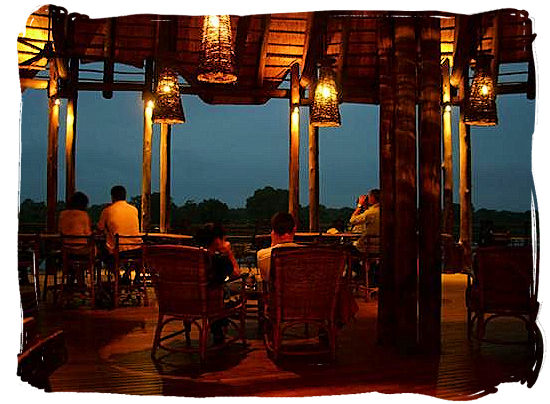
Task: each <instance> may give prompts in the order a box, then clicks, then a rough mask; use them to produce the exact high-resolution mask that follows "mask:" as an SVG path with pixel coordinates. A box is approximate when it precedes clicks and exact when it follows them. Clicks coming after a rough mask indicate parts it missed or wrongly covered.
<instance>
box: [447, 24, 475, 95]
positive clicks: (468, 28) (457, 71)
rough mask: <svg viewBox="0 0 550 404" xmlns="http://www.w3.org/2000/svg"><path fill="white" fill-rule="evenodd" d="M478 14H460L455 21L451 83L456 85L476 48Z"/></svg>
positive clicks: (466, 68)
mask: <svg viewBox="0 0 550 404" xmlns="http://www.w3.org/2000/svg"><path fill="white" fill-rule="evenodd" d="M477 17H478V16H476V15H474V16H468V15H460V16H457V17H456V19H455V21H456V23H455V38H454V47H453V49H454V51H453V72H452V74H451V85H452V86H453V87H458V86H459V85H460V82H461V80H462V76H463V74H464V71H466V74H467V73H468V65H469V63H470V60H471V59H472V57H473V56H474V54H475V50H476V48H477V43H478V41H477V37H478V35H477V25H478V22H479V19H478V18H477Z"/></svg>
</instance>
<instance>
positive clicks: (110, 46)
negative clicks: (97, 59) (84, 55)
mask: <svg viewBox="0 0 550 404" xmlns="http://www.w3.org/2000/svg"><path fill="white" fill-rule="evenodd" d="M115 32H116V19H115V18H109V19H108V20H107V23H106V24H105V41H104V43H103V55H104V57H105V60H104V61H103V83H105V84H112V83H113V80H114V72H115V63H114V56H115ZM103 97H104V98H107V99H111V98H113V91H112V90H103Z"/></svg>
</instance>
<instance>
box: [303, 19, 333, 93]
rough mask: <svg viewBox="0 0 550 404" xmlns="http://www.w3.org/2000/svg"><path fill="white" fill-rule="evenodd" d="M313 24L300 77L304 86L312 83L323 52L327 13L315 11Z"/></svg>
mask: <svg viewBox="0 0 550 404" xmlns="http://www.w3.org/2000/svg"><path fill="white" fill-rule="evenodd" d="M312 26H313V27H312V30H311V34H310V40H309V43H308V50H307V54H306V58H305V60H304V61H303V64H304V68H303V69H302V77H301V78H300V86H302V87H307V86H308V85H309V84H310V83H311V81H312V77H313V73H314V71H315V67H316V65H317V62H318V61H319V58H320V57H321V56H322V54H323V48H324V42H325V39H326V30H327V13H326V12H322V11H317V12H315V13H313V23H312Z"/></svg>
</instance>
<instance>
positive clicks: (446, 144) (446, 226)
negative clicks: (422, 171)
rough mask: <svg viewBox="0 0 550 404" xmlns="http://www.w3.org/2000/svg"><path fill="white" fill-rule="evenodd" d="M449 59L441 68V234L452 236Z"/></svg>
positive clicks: (451, 138) (451, 142)
mask: <svg viewBox="0 0 550 404" xmlns="http://www.w3.org/2000/svg"><path fill="white" fill-rule="evenodd" d="M449 68H450V67H449V59H445V62H443V64H442V66H441V76H442V101H443V189H444V190H443V233H445V234H449V235H452V234H453V225H454V211H453V187H454V185H453V129H452V120H451V118H452V108H451V81H450V72H449Z"/></svg>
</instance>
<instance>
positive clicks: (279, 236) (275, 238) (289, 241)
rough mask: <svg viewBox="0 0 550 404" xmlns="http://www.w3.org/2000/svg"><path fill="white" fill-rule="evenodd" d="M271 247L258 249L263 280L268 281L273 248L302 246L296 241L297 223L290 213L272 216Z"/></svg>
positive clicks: (278, 213) (259, 266) (279, 213)
mask: <svg viewBox="0 0 550 404" xmlns="http://www.w3.org/2000/svg"><path fill="white" fill-rule="evenodd" d="M271 229H272V230H271V247H268V248H264V249H262V250H259V251H258V254H257V258H258V269H259V270H260V275H261V277H262V280H263V281H264V282H266V283H267V281H268V279H269V271H270V268H271V250H272V249H273V248H277V247H300V244H296V243H295V242H294V234H295V233H296V223H295V222H294V218H293V217H292V215H291V214H290V213H287V212H277V213H275V214H274V215H273V217H272V218H271Z"/></svg>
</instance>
